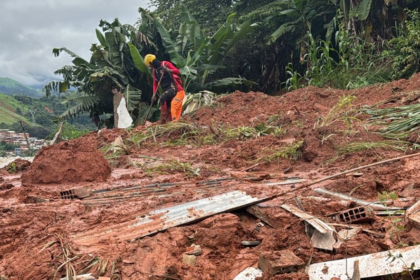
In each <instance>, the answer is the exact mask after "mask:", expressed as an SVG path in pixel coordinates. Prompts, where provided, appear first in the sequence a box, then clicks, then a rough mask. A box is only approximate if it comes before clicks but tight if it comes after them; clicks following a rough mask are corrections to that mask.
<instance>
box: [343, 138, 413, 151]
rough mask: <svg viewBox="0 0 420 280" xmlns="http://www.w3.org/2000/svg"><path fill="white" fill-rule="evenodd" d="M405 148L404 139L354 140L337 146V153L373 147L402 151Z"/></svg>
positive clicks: (372, 148)
mask: <svg viewBox="0 0 420 280" xmlns="http://www.w3.org/2000/svg"><path fill="white" fill-rule="evenodd" d="M407 148H408V143H407V142H405V141H396V140H395V141H379V142H354V143H349V144H346V145H344V146H340V147H338V153H339V154H340V155H343V154H348V153H357V152H361V151H367V150H369V151H370V150H374V149H384V150H397V151H403V152H404V151H406V150H407Z"/></svg>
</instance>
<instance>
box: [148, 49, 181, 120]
mask: <svg viewBox="0 0 420 280" xmlns="http://www.w3.org/2000/svg"><path fill="white" fill-rule="evenodd" d="M144 63H145V64H146V66H147V67H151V68H152V76H153V97H152V102H154V101H155V100H156V92H157V89H158V87H159V86H160V87H161V88H162V90H163V94H162V97H161V98H160V104H159V105H160V119H159V123H161V124H164V123H166V122H168V121H178V120H179V118H180V117H181V113H182V101H183V99H184V96H185V91H184V89H183V88H182V81H181V78H180V76H181V72H180V71H179V69H178V68H176V67H175V66H174V65H173V64H172V63H171V62H169V61H159V60H158V59H157V58H156V56H155V55H153V54H147V55H146V56H145V57H144Z"/></svg>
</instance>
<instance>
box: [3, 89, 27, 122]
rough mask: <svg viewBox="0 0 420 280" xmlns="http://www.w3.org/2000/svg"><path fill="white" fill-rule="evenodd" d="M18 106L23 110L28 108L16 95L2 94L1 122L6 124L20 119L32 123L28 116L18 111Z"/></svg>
mask: <svg viewBox="0 0 420 280" xmlns="http://www.w3.org/2000/svg"><path fill="white" fill-rule="evenodd" d="M17 108H19V109H20V111H21V112H22V109H23V108H24V109H23V110H24V111H27V110H28V109H27V108H25V106H24V105H23V104H22V103H21V102H20V101H18V100H16V99H15V98H14V97H12V96H9V95H4V94H0V119H1V121H0V123H4V124H6V125H9V124H12V123H16V122H19V121H23V122H24V123H30V121H29V120H28V119H27V118H25V117H24V116H22V115H20V114H18V113H16V111H17Z"/></svg>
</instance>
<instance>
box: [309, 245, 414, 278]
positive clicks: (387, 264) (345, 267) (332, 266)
mask: <svg viewBox="0 0 420 280" xmlns="http://www.w3.org/2000/svg"><path fill="white" fill-rule="evenodd" d="M419 256H420V246H411V247H405V248H402V249H396V250H391V251H384V252H379V253H374V254H369V255H364V256H359V257H353V258H348V259H341V260H335V261H329V262H322V263H314V264H311V265H310V266H309V269H308V275H309V279H310V280H331V279H336V280H339V279H340V280H347V279H348V275H354V274H355V268H354V264H355V262H356V261H359V262H358V264H359V275H358V276H359V277H360V278H368V277H376V276H383V275H390V274H395V273H401V272H403V271H407V266H408V267H409V268H411V267H412V265H413V270H419V269H420V258H419ZM356 273H357V271H356Z"/></svg>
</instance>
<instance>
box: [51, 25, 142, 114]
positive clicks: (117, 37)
mask: <svg viewBox="0 0 420 280" xmlns="http://www.w3.org/2000/svg"><path fill="white" fill-rule="evenodd" d="M99 26H100V27H102V30H103V32H104V34H102V33H101V32H100V31H99V30H96V36H97V39H98V40H99V42H100V45H97V44H93V45H92V47H91V51H92V56H91V59H90V61H89V62H88V61H86V60H84V59H83V58H81V57H79V56H78V55H76V54H75V53H73V52H71V51H70V50H68V49H66V48H59V49H57V48H56V49H53V54H54V55H55V56H59V55H60V53H61V52H66V53H67V54H69V55H70V56H72V57H74V60H73V61H72V62H73V65H71V66H68V65H67V66H64V67H62V68H61V69H58V70H57V71H56V72H55V74H59V75H62V76H63V81H59V82H56V81H52V82H50V83H48V84H47V85H46V86H45V87H44V91H45V92H46V95H47V96H49V95H50V94H51V93H52V91H54V90H55V91H58V92H60V93H62V92H66V93H67V94H66V95H65V96H64V101H63V102H62V104H63V105H66V106H67V107H68V109H67V110H66V111H64V112H63V113H62V114H61V116H60V118H66V117H71V118H72V117H75V116H77V115H79V114H81V113H82V112H91V113H92V114H93V113H98V114H100V115H101V114H107V113H112V112H113V104H112V95H111V94H110V92H111V87H112V85H119V86H120V87H121V88H124V89H125V90H124V95H125V97H126V100H127V103H128V110H129V111H130V112H131V113H132V115H135V114H136V110H137V108H138V104H139V102H140V100H141V93H142V91H141V88H142V87H143V88H144V87H145V85H144V83H142V76H143V75H142V73H141V72H140V71H138V69H137V68H136V67H135V65H134V61H133V59H132V57H131V55H130V49H129V47H128V44H127V41H128V40H127V38H134V37H136V36H138V34H136V31H135V29H134V27H132V26H130V25H122V24H121V23H120V22H119V21H118V19H115V20H114V22H112V23H108V22H106V21H103V20H101V21H100V24H99ZM70 88H76V89H77V90H76V91H73V92H70V91H69V89H70ZM137 113H138V112H137Z"/></svg>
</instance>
